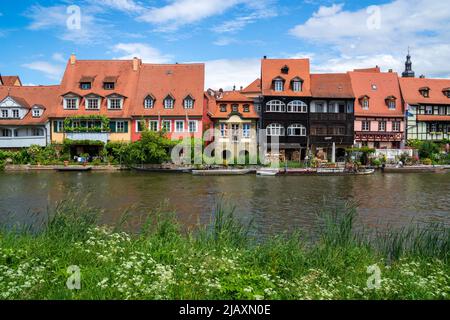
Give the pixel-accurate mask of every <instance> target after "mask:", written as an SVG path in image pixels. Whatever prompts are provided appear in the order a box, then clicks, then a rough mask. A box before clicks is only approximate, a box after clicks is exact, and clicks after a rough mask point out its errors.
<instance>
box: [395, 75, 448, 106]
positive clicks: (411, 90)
mask: <svg viewBox="0 0 450 320" xmlns="http://www.w3.org/2000/svg"><path fill="white" fill-rule="evenodd" d="M400 87H401V89H402V94H403V99H404V100H405V102H406V103H407V104H420V103H422V104H428V103H436V104H450V98H448V97H447V96H446V95H445V94H444V92H443V90H445V89H450V79H426V78H400ZM424 87H428V88H429V89H430V91H429V98H425V97H423V96H422V95H421V94H420V92H419V89H420V88H424Z"/></svg>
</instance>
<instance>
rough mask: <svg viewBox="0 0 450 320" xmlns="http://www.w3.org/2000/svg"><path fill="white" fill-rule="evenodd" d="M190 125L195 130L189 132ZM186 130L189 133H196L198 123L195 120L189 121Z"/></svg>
mask: <svg viewBox="0 0 450 320" xmlns="http://www.w3.org/2000/svg"><path fill="white" fill-rule="evenodd" d="M191 124H194V129H195V130H191ZM188 130H189V132H191V133H193V132H198V121H197V120H189V123H188Z"/></svg>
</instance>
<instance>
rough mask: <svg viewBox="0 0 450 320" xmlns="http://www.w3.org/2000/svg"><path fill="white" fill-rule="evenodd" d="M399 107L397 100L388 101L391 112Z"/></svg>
mask: <svg viewBox="0 0 450 320" xmlns="http://www.w3.org/2000/svg"><path fill="white" fill-rule="evenodd" d="M396 107H397V104H396V103H395V100H389V101H388V109H389V110H395V109H396Z"/></svg>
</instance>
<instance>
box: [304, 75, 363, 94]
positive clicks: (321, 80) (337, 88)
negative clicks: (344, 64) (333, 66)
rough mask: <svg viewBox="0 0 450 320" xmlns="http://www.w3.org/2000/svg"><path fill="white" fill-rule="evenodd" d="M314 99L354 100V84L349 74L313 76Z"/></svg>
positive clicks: (312, 92)
mask: <svg viewBox="0 0 450 320" xmlns="http://www.w3.org/2000/svg"><path fill="white" fill-rule="evenodd" d="M311 94H312V96H313V98H341V99H345V98H350V99H351V98H354V97H355V95H354V94H353V89H352V83H351V81H350V76H349V75H348V74H347V73H326V74H311Z"/></svg>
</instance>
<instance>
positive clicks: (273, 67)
mask: <svg viewBox="0 0 450 320" xmlns="http://www.w3.org/2000/svg"><path fill="white" fill-rule="evenodd" d="M285 66H287V67H288V68H289V71H288V73H287V74H286V73H283V70H282V69H283V68H285ZM277 77H281V78H283V79H284V80H285V81H286V84H285V88H284V91H283V92H278V91H274V90H273V88H272V81H273V79H275V78H277ZM296 77H300V78H301V79H303V80H304V81H303V91H301V92H296V91H293V90H292V89H291V88H290V82H291V81H292V80H293V79H294V78H296ZM261 79H262V81H261V82H262V84H261V85H262V94H263V95H266V96H296V97H308V96H311V81H310V66H309V59H262V60H261Z"/></svg>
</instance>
